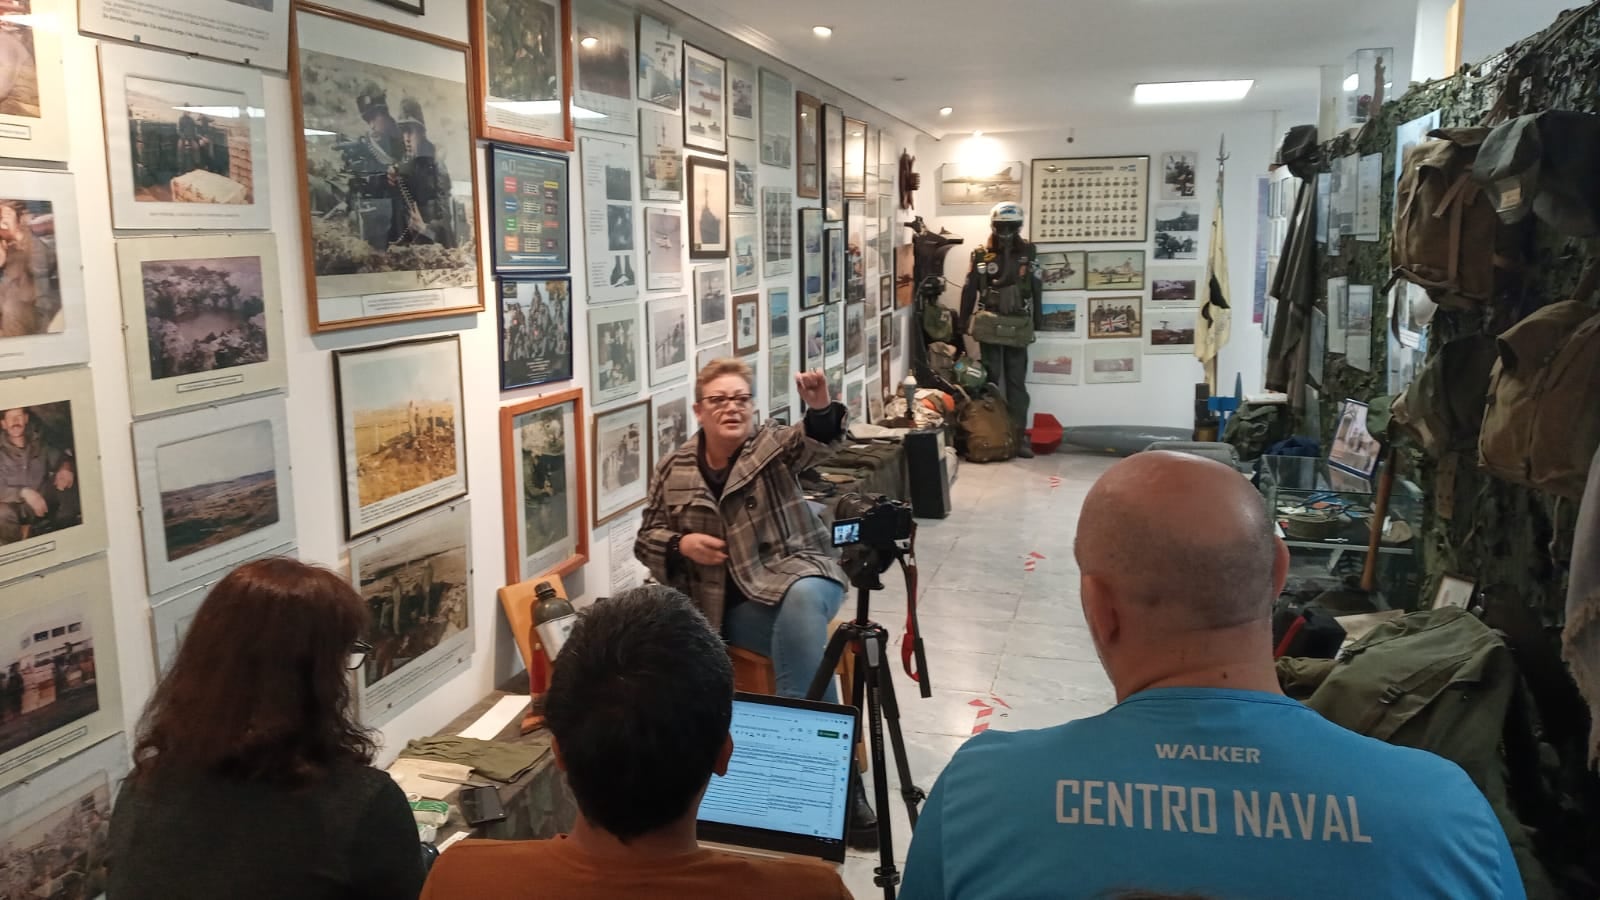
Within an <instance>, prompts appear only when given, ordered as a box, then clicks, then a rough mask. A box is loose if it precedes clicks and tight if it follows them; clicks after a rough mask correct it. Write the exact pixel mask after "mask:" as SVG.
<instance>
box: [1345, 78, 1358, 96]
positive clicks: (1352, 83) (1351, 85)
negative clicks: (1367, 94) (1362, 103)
mask: <svg viewBox="0 0 1600 900" xmlns="http://www.w3.org/2000/svg"><path fill="white" fill-rule="evenodd" d="M1358 87H1361V76H1360V75H1357V74H1355V73H1351V75H1350V77H1349V78H1346V79H1345V80H1344V92H1345V93H1346V94H1348V93H1350V92H1351V91H1353V90H1355V89H1356V88H1358Z"/></svg>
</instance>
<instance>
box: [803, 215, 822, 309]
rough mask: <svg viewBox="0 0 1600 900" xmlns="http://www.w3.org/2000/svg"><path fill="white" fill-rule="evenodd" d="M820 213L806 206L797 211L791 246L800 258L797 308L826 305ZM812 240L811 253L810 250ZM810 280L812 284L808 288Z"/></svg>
mask: <svg viewBox="0 0 1600 900" xmlns="http://www.w3.org/2000/svg"><path fill="white" fill-rule="evenodd" d="M826 232H827V229H826V228H825V227H824V223H823V216H822V210H820V209H818V208H816V207H815V206H808V207H806V208H804V209H802V210H800V231H799V234H798V235H797V239H796V241H795V243H796V244H797V245H798V249H799V253H798V256H799V257H800V308H801V309H802V310H806V309H819V308H821V307H822V306H823V305H824V304H826V303H827V302H828V244H827V234H826ZM813 235H814V236H815V237H816V248H815V250H813V249H812V247H811V238H812V236H813ZM813 280H814V281H815V282H816V288H815V290H813V289H812V282H813Z"/></svg>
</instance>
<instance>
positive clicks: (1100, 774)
mask: <svg viewBox="0 0 1600 900" xmlns="http://www.w3.org/2000/svg"><path fill="white" fill-rule="evenodd" d="M1136 889H1137V890H1148V891H1162V892H1168V893H1187V892H1194V893H1199V894H1201V895H1203V896H1206V897H1209V898H1215V900H1246V898H1256V897H1260V898H1291V897H1292V898H1314V897H1363V898H1369V897H1397V898H1398V897H1404V898H1408V900H1412V898H1435V897H1436V898H1449V900H1468V898H1496V900H1499V898H1508V897H1509V898H1520V897H1523V896H1524V894H1523V888H1522V881H1521V878H1520V877H1519V876H1518V873H1517V866H1516V862H1515V861H1514V860H1513V858H1512V856H1511V847H1510V845H1509V844H1508V843H1507V842H1506V838H1505V833H1504V832H1503V831H1502V830H1501V828H1500V824H1499V822H1498V821H1497V820H1496V819H1495V816H1494V813H1493V811H1492V810H1491V809H1490V808H1489V804H1488V801H1486V800H1484V798H1483V795H1482V793H1480V792H1479V791H1478V789H1477V787H1476V786H1474V785H1473V783H1472V781H1471V779H1469V778H1468V777H1467V775H1466V773H1465V772H1463V771H1461V769H1460V767H1458V766H1456V765H1455V764H1454V763H1452V762H1449V761H1448V760H1445V759H1443V758H1441V757H1438V756H1435V755H1433V754H1431V753H1425V752H1423V751H1420V750H1413V749H1410V748H1406V747H1395V746H1391V745H1389V744H1385V743H1383V742H1381V741H1377V740H1373V739H1371V738H1368V737H1364V736H1362V735H1359V734H1356V733H1355V732H1352V731H1348V730H1346V729H1344V728H1341V727H1339V726H1337V725H1335V724H1333V723H1331V722H1329V721H1328V720H1326V719H1324V718H1323V717H1322V716H1321V715H1320V714H1318V713H1317V712H1315V711H1314V710H1312V709H1310V708H1309V707H1306V706H1304V705H1302V704H1300V703H1297V702H1295V701H1293V700H1290V699H1288V698H1287V697H1283V696H1280V695H1277V694H1267V693H1260V692H1256V691H1231V690H1210V689H1202V688H1161V689H1156V690H1149V691H1144V692H1143V693H1139V694H1135V695H1134V696H1132V697H1129V698H1128V699H1127V700H1124V701H1123V702H1122V703H1120V704H1118V705H1117V706H1116V707H1115V708H1113V709H1111V710H1110V711H1109V712H1107V713H1105V714H1104V715H1100V716H1095V717H1094V718H1089V719H1080V720H1078V721H1075V722H1068V723H1067V724H1065V725H1059V726H1057V727H1055V728H1046V729H1043V730H1039V731H1023V732H1016V733H1010V734H1006V733H997V732H993V731H991V732H987V733H985V734H981V735H979V736H978V737H975V738H973V739H972V741H970V742H969V743H968V744H967V745H966V746H965V747H963V748H961V750H960V751H958V752H957V753H956V755H955V757H954V758H953V759H951V760H950V765H949V766H948V767H946V768H945V770H944V774H943V775H941V776H940V777H939V781H938V783H937V784H935V785H934V789H933V793H932V795H931V796H930V797H929V798H928V802H927V806H926V808H925V810H924V811H923V814H922V817H921V819H920V820H919V821H918V822H917V827H916V831H915V833H914V835H913V837H912V841H911V852H910V854H909V857H908V858H907V861H906V874H905V885H904V888H903V890H902V891H901V894H900V896H902V897H904V898H906V900H924V898H946V897H950V898H961V900H973V898H988V897H993V898H1006V900H1020V898H1027V897H1052V898H1055V897H1086V898H1091V897H1092V898H1102V897H1105V898H1111V897H1115V896H1116V895H1117V894H1118V893H1119V892H1122V891H1126V890H1136Z"/></svg>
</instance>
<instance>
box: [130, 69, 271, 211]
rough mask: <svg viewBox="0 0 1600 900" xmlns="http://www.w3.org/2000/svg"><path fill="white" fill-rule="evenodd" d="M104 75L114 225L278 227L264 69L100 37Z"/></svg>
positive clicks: (269, 112)
mask: <svg viewBox="0 0 1600 900" xmlns="http://www.w3.org/2000/svg"><path fill="white" fill-rule="evenodd" d="M100 83H101V92H100V93H101V101H102V104H103V108H104V111H105V123H106V169H107V171H108V173H109V175H110V181H111V225H112V227H113V228H122V229H153V230H159V231H176V230H188V229H201V228H208V229H228V228H232V229H267V228H271V227H272V206H271V200H270V198H269V196H268V189H267V185H269V184H270V183H271V182H270V181H269V178H270V177H271V172H270V165H269V161H268V158H267V127H268V125H269V124H272V122H271V119H270V118H269V117H270V116H272V115H274V114H276V113H277V110H276V109H268V108H267V104H266V99H265V97H264V96H263V93H264V92H263V88H262V84H261V73H260V72H259V71H257V70H256V69H250V68H245V67H243V66H231V65H228V64H226V63H217V62H209V61H207V60H201V59H184V58H183V57H181V56H174V55H173V54H171V53H161V52H159V51H155V50H144V49H141V48H138V47H126V46H122V45H118V44H101V45H100ZM255 110H260V111H261V114H260V115H256V114H255V113H254V112H253V111H255Z"/></svg>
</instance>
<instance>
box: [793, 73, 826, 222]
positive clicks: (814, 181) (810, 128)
mask: <svg viewBox="0 0 1600 900" xmlns="http://www.w3.org/2000/svg"><path fill="white" fill-rule="evenodd" d="M794 147H795V152H794V157H795V175H794V195H795V196H796V197H802V198H804V199H807V200H818V199H821V197H822V101H821V100H818V99H817V98H815V97H813V96H811V95H810V94H807V93H806V92H804V91H796V92H795V95H794Z"/></svg>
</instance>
